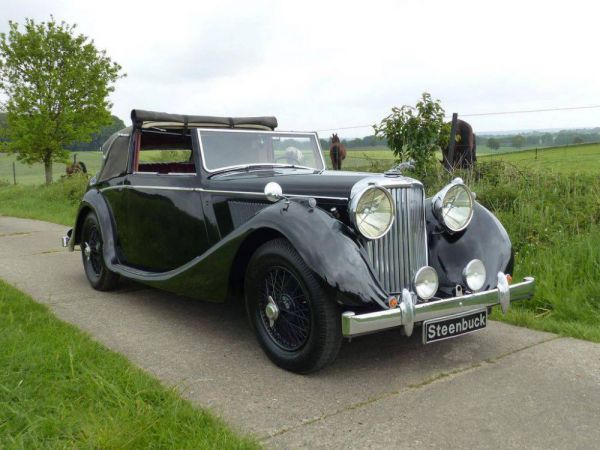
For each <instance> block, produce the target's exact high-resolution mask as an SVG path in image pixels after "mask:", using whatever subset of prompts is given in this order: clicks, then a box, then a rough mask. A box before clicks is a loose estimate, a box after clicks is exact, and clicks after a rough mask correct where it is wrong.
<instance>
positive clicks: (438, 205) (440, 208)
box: [432, 178, 475, 233]
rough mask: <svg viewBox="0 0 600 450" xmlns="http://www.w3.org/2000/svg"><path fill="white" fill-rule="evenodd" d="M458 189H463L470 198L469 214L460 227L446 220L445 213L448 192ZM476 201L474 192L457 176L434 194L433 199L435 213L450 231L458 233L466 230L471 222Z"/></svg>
mask: <svg viewBox="0 0 600 450" xmlns="http://www.w3.org/2000/svg"><path fill="white" fill-rule="evenodd" d="M456 189H460V190H463V192H465V193H466V194H467V196H468V199H469V213H468V216H467V218H466V219H465V221H464V223H463V224H462V225H461V226H459V227H454V226H452V225H451V224H450V223H449V221H447V220H445V214H444V207H445V200H446V198H447V196H448V194H450V193H451V192H452V191H453V190H456ZM474 203H475V200H474V199H473V193H472V192H471V190H470V189H469V188H468V187H467V186H466V185H465V184H464V183H463V181H462V179H460V178H456V179H454V180H453V181H452V182H451V183H450V184H448V185H447V186H445V187H444V188H443V189H442V190H441V191H439V192H438V193H437V194H436V195H435V196H434V198H433V201H432V207H433V213H434V215H435V216H436V217H437V219H438V220H439V221H440V222H441V223H442V224H443V225H444V226H445V227H446V229H447V230H448V231H450V232H451V233H458V232H460V231H463V230H465V229H466V228H467V227H468V226H469V224H470V223H471V220H472V219H473V211H474Z"/></svg>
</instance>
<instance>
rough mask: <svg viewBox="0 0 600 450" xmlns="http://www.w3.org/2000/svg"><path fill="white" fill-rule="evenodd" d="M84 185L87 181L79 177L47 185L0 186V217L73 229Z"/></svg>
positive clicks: (83, 177)
mask: <svg viewBox="0 0 600 450" xmlns="http://www.w3.org/2000/svg"><path fill="white" fill-rule="evenodd" d="M86 184H87V178H86V177H85V176H81V175H77V176H72V177H69V178H64V179H61V180H59V181H56V182H54V183H52V184H50V185H44V184H42V185H39V186H35V185H17V186H11V185H6V184H4V185H1V184H0V215H5V216H14V217H23V218H25V219H37V220H46V221H48V222H54V223H60V224H63V225H66V226H73V224H74V222H75V215H76V214H77V207H78V206H79V201H80V200H81V198H82V197H83V194H84V192H85V188H86Z"/></svg>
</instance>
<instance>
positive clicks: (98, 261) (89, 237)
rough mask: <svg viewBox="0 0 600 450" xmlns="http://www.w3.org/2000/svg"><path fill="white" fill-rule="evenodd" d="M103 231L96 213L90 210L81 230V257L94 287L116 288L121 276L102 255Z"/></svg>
mask: <svg viewBox="0 0 600 450" xmlns="http://www.w3.org/2000/svg"><path fill="white" fill-rule="evenodd" d="M102 244H103V242H102V233H101V232H100V224H99V223H98V218H97V217H96V214H94V213H93V212H90V213H89V214H88V215H87V217H86V218H85V220H84V221H83V227H82V231H81V258H82V260H83V268H84V269H85V275H86V276H87V279H88V281H89V282H90V284H91V285H92V287H93V288H94V289H97V290H99V291H109V290H111V289H114V288H115V286H116V285H117V282H118V280H119V276H118V275H117V274H115V273H113V272H111V271H110V270H108V268H107V267H106V264H105V263H104V256H103V255H102Z"/></svg>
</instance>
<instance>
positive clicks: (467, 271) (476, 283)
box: [462, 259, 486, 292]
mask: <svg viewBox="0 0 600 450" xmlns="http://www.w3.org/2000/svg"><path fill="white" fill-rule="evenodd" d="M462 275H463V280H464V282H465V284H466V285H467V287H468V288H469V289H471V291H473V292H477V291H478V290H480V289H481V288H482V287H483V285H484V284H485V279H486V272H485V266H484V265H483V263H482V262H481V261H480V260H478V259H474V260H472V261H469V263H468V264H467V265H466V266H465V268H464V270H463V273H462Z"/></svg>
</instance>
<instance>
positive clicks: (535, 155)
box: [481, 144, 600, 174]
mask: <svg viewBox="0 0 600 450" xmlns="http://www.w3.org/2000/svg"><path fill="white" fill-rule="evenodd" d="M481 160H482V161H487V160H492V161H505V162H507V163H510V164H513V165H514V166H515V167H518V168H519V169H534V170H543V171H551V172H561V173H586V174H600V144H581V145H576V146H568V147H554V148H547V149H540V150H537V151H536V150H524V151H519V152H510V153H503V154H498V155H496V154H493V155H486V156H482V157H481Z"/></svg>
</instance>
